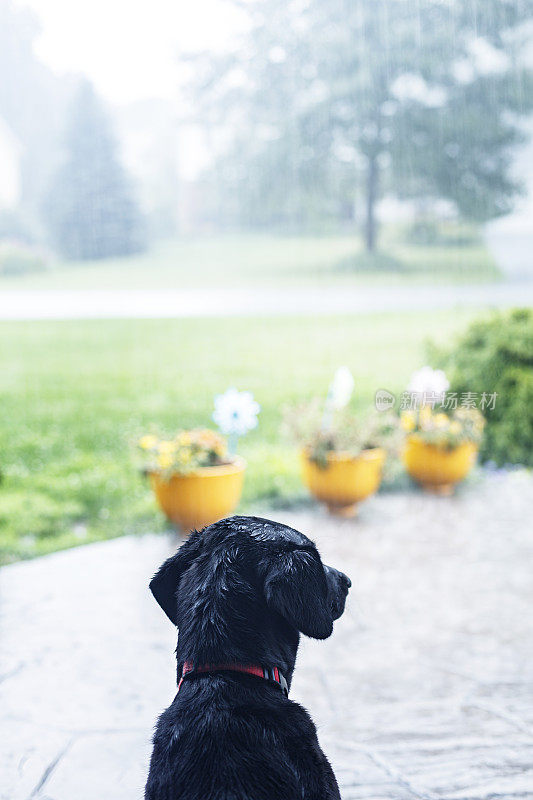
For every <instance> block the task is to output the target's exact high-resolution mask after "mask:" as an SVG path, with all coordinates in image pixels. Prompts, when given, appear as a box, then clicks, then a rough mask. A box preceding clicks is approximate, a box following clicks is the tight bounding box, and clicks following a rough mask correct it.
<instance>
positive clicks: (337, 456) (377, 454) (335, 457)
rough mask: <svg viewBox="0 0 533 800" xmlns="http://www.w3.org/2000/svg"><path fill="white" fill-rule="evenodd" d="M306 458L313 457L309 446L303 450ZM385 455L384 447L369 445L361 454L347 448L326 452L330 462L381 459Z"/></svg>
mask: <svg viewBox="0 0 533 800" xmlns="http://www.w3.org/2000/svg"><path fill="white" fill-rule="evenodd" d="M303 453H304V455H305V457H306V458H308V459H310V458H311V450H310V448H309V447H306V448H304V451H303ZM384 455H385V450H384V449H383V447H369V448H368V449H367V450H361V452H360V453H359V455H357V456H354V455H353V453H349V452H348V451H347V450H339V451H337V452H335V451H332V452H330V453H327V454H326V459H327V460H328V461H329V462H337V463H338V462H346V461H380V460H381V459H382V458H383V456H384Z"/></svg>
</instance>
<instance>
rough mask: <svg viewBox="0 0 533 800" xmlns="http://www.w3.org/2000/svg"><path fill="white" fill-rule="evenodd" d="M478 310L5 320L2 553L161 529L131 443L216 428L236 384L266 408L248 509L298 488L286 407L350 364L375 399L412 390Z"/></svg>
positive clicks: (0, 422)
mask: <svg viewBox="0 0 533 800" xmlns="http://www.w3.org/2000/svg"><path fill="white" fill-rule="evenodd" d="M471 316H472V314H471V312H460V313H457V312H451V311H446V312H439V313H434V312H431V313H429V312H428V313H416V314H413V313H411V314H379V315H377V314H374V315H360V316H350V317H335V318H328V317H320V318H319V319H313V318H310V317H276V318H259V319H257V320H253V321H252V320H250V319H224V320H218V321H217V320H201V319H189V320H160V321H153V320H143V321H128V320H120V321H106V322H101V321H84V322H29V323H24V322H14V323H11V322H10V323H0V357H1V365H2V370H1V373H0V391H1V408H2V414H1V416H0V469H1V471H2V474H3V480H2V483H1V484H0V558H1V559H2V560H3V561H4V562H6V561H10V560H13V559H15V558H21V557H22V558H24V557H31V556H34V555H38V554H42V553H47V552H50V551H53V550H56V549H59V548H62V547H69V546H71V545H74V544H79V543H81V542H84V541H94V540H99V539H105V538H109V537H112V536H119V535H121V534H124V533H133V532H143V531H151V530H157V529H160V528H162V527H163V525H164V522H163V520H162V518H161V515H160V514H159V512H158V511H157V509H156V507H155V504H154V502H153V500H152V497H151V494H150V491H149V489H148V488H147V486H146V483H145V482H144V480H143V479H142V478H141V477H140V476H139V474H138V473H137V472H136V469H135V467H134V465H133V463H132V457H131V451H130V447H129V442H130V441H131V440H132V439H134V438H135V437H136V436H137V435H138V434H139V433H142V432H143V431H145V430H146V429H147V428H148V427H149V426H150V425H151V424H152V423H155V424H156V425H157V426H159V427H161V428H162V429H163V430H165V429H166V430H167V431H173V430H176V429H177V428H179V427H186V426H195V425H209V424H210V415H211V412H212V405H213V396H214V394H215V393H217V392H220V391H224V390H225V389H226V388H227V387H228V386H229V385H235V386H237V387H238V388H241V389H250V390H251V391H252V392H253V393H254V395H255V396H256V398H257V400H258V401H259V402H260V404H261V406H262V411H261V414H260V425H259V428H258V429H257V430H256V431H254V432H253V433H252V434H250V435H249V436H248V437H247V438H245V439H243V440H242V442H241V447H240V448H239V449H240V452H241V453H242V455H244V456H245V457H246V458H247V459H248V462H249V469H248V473H247V477H246V483H245V494H244V498H243V503H242V508H250V506H251V504H257V503H258V502H264V501H269V502H270V501H274V502H279V501H281V500H283V501H291V499H294V498H297V497H298V496H301V495H302V489H301V486H300V481H299V475H298V464H297V455H296V450H295V448H294V447H293V446H292V445H291V443H289V442H287V441H285V440H284V439H283V438H282V436H281V434H280V417H281V409H282V406H283V405H284V404H285V403H290V402H293V401H299V400H303V399H306V398H308V397H309V396H311V395H313V394H323V393H324V391H325V389H326V388H327V385H328V383H329V380H330V378H331V375H332V373H333V370H334V369H335V368H336V367H337V366H339V365H341V364H346V365H348V366H349V367H350V368H351V369H352V371H353V373H354V376H355V378H356V391H355V400H354V402H355V405H356V406H357V407H359V408H366V407H368V406H369V405H370V404H371V403H372V401H373V396H374V392H375V390H376V389H378V388H388V389H390V390H392V391H401V390H402V389H403V388H404V387H405V385H406V382H407V379H408V377H409V374H410V372H411V371H412V370H413V369H415V368H416V367H419V366H420V365H421V364H422V363H423V343H424V340H425V338H426V337H430V338H434V339H436V340H446V339H448V338H449V336H450V335H451V334H452V333H453V332H454V331H456V330H458V329H460V328H461V327H463V326H464V325H465V324H466V323H467V322H468V320H469V319H470V317H471Z"/></svg>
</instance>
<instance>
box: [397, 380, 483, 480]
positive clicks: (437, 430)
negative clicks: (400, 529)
mask: <svg viewBox="0 0 533 800" xmlns="http://www.w3.org/2000/svg"><path fill="white" fill-rule="evenodd" d="M424 371H425V376H426V379H431V382H432V384H433V388H431V389H428V388H427V387H426V388H421V385H422V378H421V376H420V373H421V372H422V370H420V371H419V372H418V373H415V376H414V377H413V379H412V380H411V383H410V384H409V390H410V391H411V392H412V393H413V394H414V395H415V397H416V401H415V405H417V406H418V407H416V408H413V409H409V410H406V411H403V412H402V413H401V424H402V428H403V429H404V430H405V432H406V434H407V435H406V440H405V446H404V450H403V462H404V464H405V467H406V469H407V472H408V473H409V475H410V476H411V478H413V479H414V480H415V481H416V482H417V483H419V484H420V485H421V486H422V487H423V488H424V489H426V490H427V491H430V492H433V493H436V494H442V495H450V494H452V493H453V491H454V489H455V486H456V485H457V484H458V483H459V482H460V481H462V480H463V479H464V478H465V477H466V476H467V475H468V473H469V472H470V470H471V469H472V467H473V466H474V464H475V461H476V457H477V452H478V449H479V444H480V442H481V439H482V437H483V428H484V426H485V420H484V418H483V415H482V414H481V413H480V412H479V411H478V410H477V409H476V408H474V407H462V406H459V407H458V408H452V409H451V410H450V413H446V412H445V411H443V410H441V408H445V407H446V390H447V389H448V386H449V384H448V382H447V380H446V379H445V376H444V373H441V371H440V370H438V371H437V370H435V371H434V372H435V373H437V372H438V373H440V375H437V376H435V375H434V376H433V377H431V374H430V373H431V369H430V368H429V367H425V368H424ZM439 382H440V383H439ZM413 386H415V387H416V388H415V389H413V388H412V387H413ZM409 390H408V391H409ZM428 398H431V400H429V401H428ZM435 398H437V399H435ZM439 398H440V404H439V405H438V406H437V403H439Z"/></svg>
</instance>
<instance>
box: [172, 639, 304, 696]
mask: <svg viewBox="0 0 533 800" xmlns="http://www.w3.org/2000/svg"><path fill="white" fill-rule="evenodd" d="M271 633H272V632H271ZM284 634H285V635H284V636H280V637H279V638H277V639H273V638H271V637H270V636H267V637H265V636H262V637H258V636H257V635H252V634H251V635H250V637H249V642H244V641H242V640H239V641H232V639H231V638H229V637H227V638H226V637H224V636H222V635H220V636H216V637H214V638H212V639H211V640H207V639H206V637H205V635H203V636H202V634H201V632H198V633H197V634H196V635H195V634H194V633H193V632H192V631H188V630H187V629H182V630H180V632H179V636H178V644H177V647H176V661H177V679H178V681H179V680H180V678H181V675H182V671H183V665H184V664H185V663H188V662H190V663H193V664H199V665H205V664H242V665H260V666H262V667H277V668H278V669H280V670H281V672H282V673H283V675H284V676H285V679H286V681H287V684H288V686H289V688H290V685H291V682H292V675H293V672H294V666H295V663H296V655H297V651H298V644H299V634H298V632H297V631H294V630H291V631H290V635H288V636H287V633H286V631H284Z"/></svg>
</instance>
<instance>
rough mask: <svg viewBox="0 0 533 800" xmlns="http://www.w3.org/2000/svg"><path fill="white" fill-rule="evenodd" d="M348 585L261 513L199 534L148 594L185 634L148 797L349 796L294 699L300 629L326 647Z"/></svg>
mask: <svg viewBox="0 0 533 800" xmlns="http://www.w3.org/2000/svg"><path fill="white" fill-rule="evenodd" d="M350 586H351V582H350V580H349V578H348V577H347V576H346V575H344V574H343V573H342V572H338V571H337V570H335V569H333V568H331V567H327V566H324V565H323V564H322V562H321V560H320V556H319V554H318V551H317V549H316V547H315V545H314V544H313V543H312V542H311V541H310V540H309V539H308V538H307V537H306V536H303V534H301V533H298V531H295V530H293V529H292V528H288V527H286V526H285V525H280V524H279V523H277V522H271V521H269V520H266V519H259V518H257V517H231V518H230V519H226V520H222V521H220V522H216V523H215V524H214V525H211V526H209V527H208V528H205V529H204V530H203V531H201V532H199V533H198V532H195V533H193V534H192V535H191V537H190V539H189V540H188V541H187V542H185V544H184V545H182V547H181V548H180V549H179V550H178V552H177V553H176V555H175V556H172V558H169V559H168V560H167V561H165V563H164V564H163V565H162V567H161V568H160V570H159V572H158V573H157V574H156V575H155V577H154V578H153V580H152V582H151V583H150V588H151V590H152V592H153V594H154V597H155V599H156V600H157V602H158V603H159V605H160V606H161V608H162V609H163V611H164V612H165V613H166V614H167V616H168V617H169V618H170V620H171V621H172V622H173V623H174V625H177V626H178V629H179V637H178V646H177V649H176V655H177V661H178V680H179V687H178V693H177V695H176V697H175V698H174V701H173V703H172V705H171V706H169V708H167V710H166V711H165V712H164V713H163V714H162V715H161V717H160V718H159V721H158V724H157V729H156V733H155V736H154V749H153V752H152V759H151V763H150V774H149V776H148V782H147V784H146V790H145V800H333V799H334V798H336V799H337V800H340V794H339V789H338V786H337V781H336V780H335V776H334V774H333V770H332V769H331V766H330V764H329V762H328V760H327V758H326V756H325V755H324V754H323V752H322V751H321V749H320V746H319V744H318V740H317V735H316V729H315V726H314V724H313V722H312V720H311V718H310V717H309V715H308V714H307V712H306V711H305V710H304V709H303V708H302V707H301V706H299V705H298V704H297V703H294V702H292V701H291V700H289V699H288V696H287V695H288V691H289V689H290V685H291V680H292V674H293V670H294V664H295V660H296V651H297V649H298V642H299V637H300V633H303V634H305V635H306V636H312V637H313V638H315V639H326V638H327V637H328V636H330V634H331V633H332V630H333V621H334V620H335V619H338V617H340V616H341V614H342V612H343V611H344V604H345V601H346V596H347V594H348V589H349V587H350Z"/></svg>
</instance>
